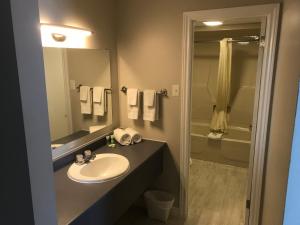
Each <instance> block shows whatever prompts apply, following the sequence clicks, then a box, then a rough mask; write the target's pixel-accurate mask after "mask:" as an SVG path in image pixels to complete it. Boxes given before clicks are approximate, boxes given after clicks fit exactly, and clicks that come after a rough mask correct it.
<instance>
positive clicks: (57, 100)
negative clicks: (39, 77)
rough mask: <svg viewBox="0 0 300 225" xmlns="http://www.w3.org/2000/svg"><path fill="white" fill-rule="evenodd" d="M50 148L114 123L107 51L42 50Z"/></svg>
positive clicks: (46, 48)
mask: <svg viewBox="0 0 300 225" xmlns="http://www.w3.org/2000/svg"><path fill="white" fill-rule="evenodd" d="M43 55H44V67H45V80H46V90H47V100H48V113H49V124H50V133H51V147H52V149H55V148H58V147H60V146H62V145H64V144H67V143H69V142H71V141H74V140H76V139H79V138H81V137H83V136H86V135H88V134H90V133H93V132H97V131H99V130H101V129H103V128H105V127H106V126H109V125H111V124H112V102H111V101H112V100H111V71H110V56H109V51H108V50H96V49H63V48H48V47H45V48H43Z"/></svg>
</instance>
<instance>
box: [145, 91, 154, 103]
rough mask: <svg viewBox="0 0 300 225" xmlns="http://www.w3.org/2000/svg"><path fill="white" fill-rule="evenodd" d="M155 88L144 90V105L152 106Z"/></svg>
mask: <svg viewBox="0 0 300 225" xmlns="http://www.w3.org/2000/svg"><path fill="white" fill-rule="evenodd" d="M154 97H155V90H144V105H146V106H151V107H153V105H154Z"/></svg>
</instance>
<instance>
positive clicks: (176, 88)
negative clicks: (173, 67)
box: [172, 84, 179, 97]
mask: <svg viewBox="0 0 300 225" xmlns="http://www.w3.org/2000/svg"><path fill="white" fill-rule="evenodd" d="M172 96H173V97H177V96H179V85H178V84H174V85H172Z"/></svg>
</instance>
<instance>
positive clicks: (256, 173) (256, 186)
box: [179, 4, 280, 225]
mask: <svg viewBox="0 0 300 225" xmlns="http://www.w3.org/2000/svg"><path fill="white" fill-rule="evenodd" d="M279 10H280V4H266V5H255V6H245V7H235V8H225V9H213V10H201V11H192V12H185V13H183V46H182V63H183V66H182V77H181V93H182V95H181V124H180V125H181V129H180V130H181V132H180V199H179V208H180V215H181V216H182V217H183V218H186V217H187V214H188V181H189V159H190V120H191V112H190V111H191V110H190V107H191V81H192V56H193V55H192V54H193V26H194V22H195V21H209V20H229V19H239V18H240V19H242V18H261V19H262V20H264V21H266V30H265V39H264V53H263V57H262V64H261V77H260V79H257V81H258V82H257V84H256V85H257V86H256V88H257V89H259V90H258V92H257V93H258V94H256V100H255V101H256V103H257V115H255V116H254V117H255V119H256V122H257V123H256V134H255V137H254V138H253V139H252V140H253V143H252V145H253V146H254V147H253V149H254V153H255V154H253V159H252V163H250V164H252V166H253V167H252V170H251V169H249V170H250V171H251V173H250V174H252V182H251V199H250V201H251V205H250V209H249V220H248V221H247V222H249V224H251V225H258V224H259V216H260V206H261V197H262V186H263V172H264V163H265V155H266V151H267V149H266V148H267V136H268V128H269V116H270V106H271V100H272V84H273V80H274V79H273V78H274V65H275V54H276V44H277V43H276V42H277V30H278V20H279ZM258 74H259V73H258ZM246 224H247V223H246Z"/></svg>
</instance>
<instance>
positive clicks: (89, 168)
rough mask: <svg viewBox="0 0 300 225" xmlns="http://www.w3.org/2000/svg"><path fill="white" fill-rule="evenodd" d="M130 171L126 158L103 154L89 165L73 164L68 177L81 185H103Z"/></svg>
mask: <svg viewBox="0 0 300 225" xmlns="http://www.w3.org/2000/svg"><path fill="white" fill-rule="evenodd" d="M128 169H129V161H128V159H127V158H125V157H124V156H121V155H117V154H111V153H103V154H98V155H96V157H95V159H93V160H91V161H90V162H89V163H87V164H83V165H77V164H75V163H73V164H72V165H71V166H70V168H69V170H68V177H69V178H70V179H71V180H74V181H76V182H80V183H102V182H104V181H108V180H111V179H114V178H117V177H119V176H121V175H122V174H124V173H125V172H126V171H127V170H128Z"/></svg>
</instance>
